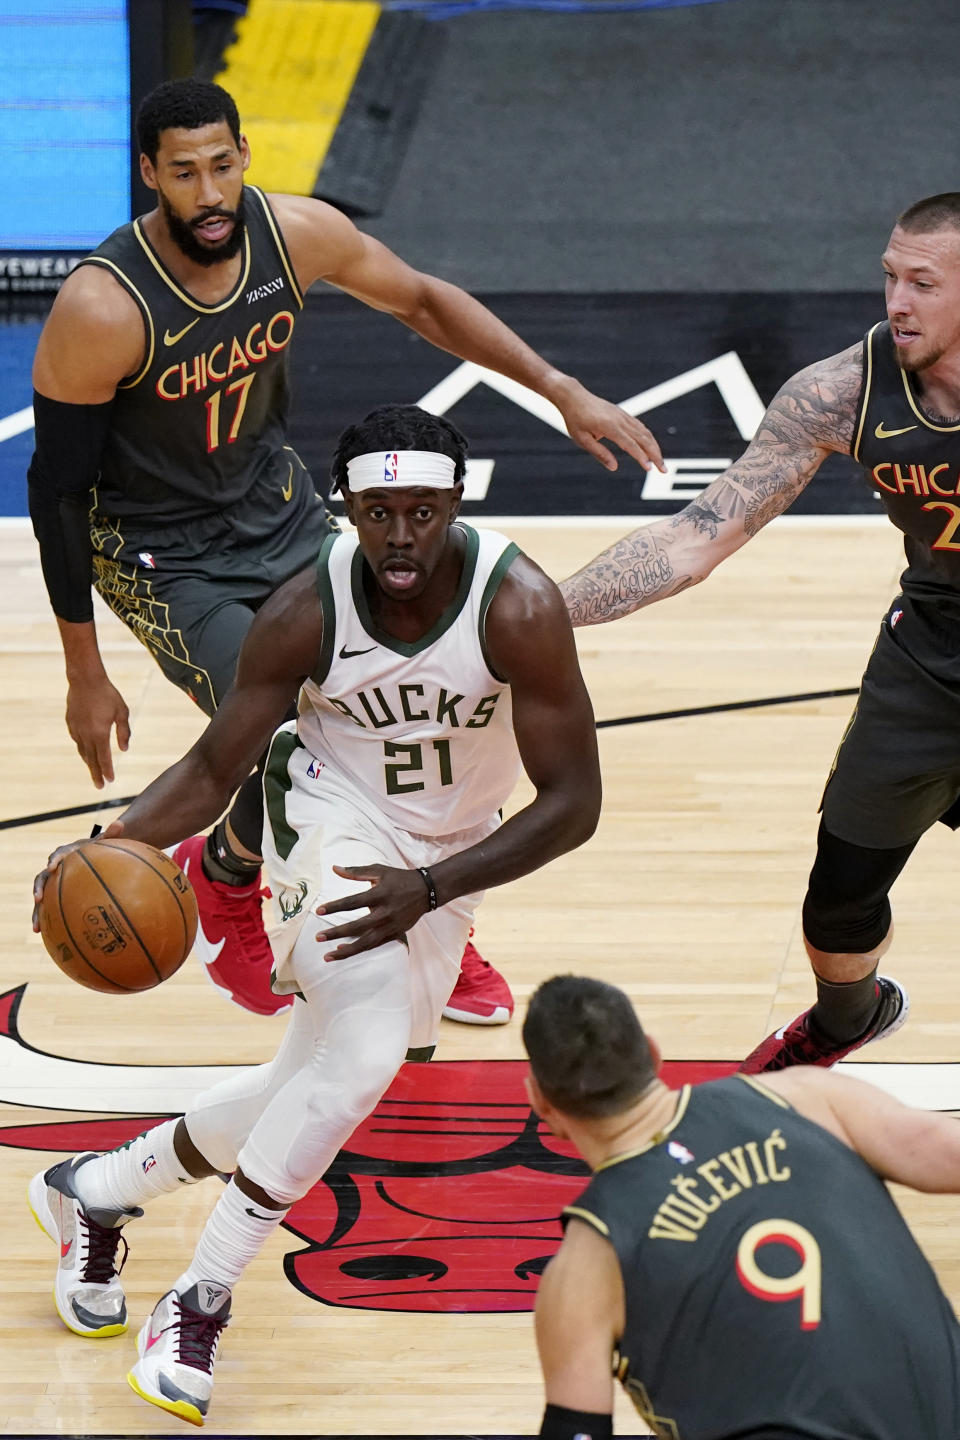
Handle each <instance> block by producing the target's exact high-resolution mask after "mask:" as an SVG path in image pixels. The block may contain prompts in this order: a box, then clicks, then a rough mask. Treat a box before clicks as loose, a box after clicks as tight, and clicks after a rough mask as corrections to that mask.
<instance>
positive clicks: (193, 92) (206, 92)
mask: <svg viewBox="0 0 960 1440" xmlns="http://www.w3.org/2000/svg"><path fill="white" fill-rule="evenodd" d="M218 120H225V121H226V122H227V124H228V125H229V127H230V133H231V135H232V136H233V138H234V140H235V141H236V143H237V145H238V146H239V144H240V116H239V114H238V113H237V107H236V104H235V102H234V99H233V96H232V95H229V94H228V93H227V91H226V90H224V88H223V86H222V85H214V83H213V81H212V80H198V79H196V77H195V76H190V77H189V78H188V79H186V80H165V81H164V82H163V84H162V85H158V86H157V88H156V89H155V90H151V91H150V94H149V95H145V96H144V98H143V99H142V100H141V102H140V108H139V110H138V111H137V143H138V145H139V146H140V151H141V153H142V154H144V155H146V156H147V158H148V159H149V161H150V163H151V165H156V163H157V151H158V150H159V149H160V132H161V131H162V130H199V129H200V128H201V127H202V126H204V125H216V123H217V121H218Z"/></svg>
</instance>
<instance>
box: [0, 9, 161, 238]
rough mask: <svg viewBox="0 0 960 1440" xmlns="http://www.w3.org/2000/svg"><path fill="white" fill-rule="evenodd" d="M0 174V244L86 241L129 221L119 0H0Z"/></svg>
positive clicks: (126, 91)
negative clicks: (0, 184)
mask: <svg viewBox="0 0 960 1440" xmlns="http://www.w3.org/2000/svg"><path fill="white" fill-rule="evenodd" d="M134 3H135V0H134ZM0 175H2V176H3V195H2V199H0V250H28V249H35V250H90V249H92V248H93V247H94V246H95V245H99V243H100V241H101V240H102V239H103V238H104V237H105V236H106V235H109V234H110V232H111V230H115V229H116V227H117V226H118V225H122V224H123V223H124V222H125V221H126V220H129V218H130V79H129V58H128V48H127V13H126V5H125V4H123V3H122V0H114V3H113V4H109V3H104V0H71V3H65V0H59V3H55V0H0Z"/></svg>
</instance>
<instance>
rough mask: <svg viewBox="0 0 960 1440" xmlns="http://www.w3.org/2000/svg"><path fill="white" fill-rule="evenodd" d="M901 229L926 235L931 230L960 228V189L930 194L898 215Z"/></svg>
mask: <svg viewBox="0 0 960 1440" xmlns="http://www.w3.org/2000/svg"><path fill="white" fill-rule="evenodd" d="M897 225H898V226H899V228H900V229H901V230H908V231H910V232H911V233H913V234H920V235H926V234H929V232H930V231H931V230H960V190H945V191H944V193H943V194H942V195H928V196H927V197H926V199H925V200H918V201H917V203H916V204H915V205H911V206H910V207H909V209H907V210H904V212H903V214H902V215H899V216H898V217H897Z"/></svg>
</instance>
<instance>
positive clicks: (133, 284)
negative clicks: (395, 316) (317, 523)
mask: <svg viewBox="0 0 960 1440" xmlns="http://www.w3.org/2000/svg"><path fill="white" fill-rule="evenodd" d="M244 193H245V196H246V204H245V220H246V233H245V235H244V240H243V246H242V249H241V252H240V274H239V276H238V278H237V282H236V284H235V285H234V286H233V289H232V290H231V292H230V294H229V295H227V296H226V297H225V299H223V300H221V301H220V302H219V303H217V304H216V305H201V304H200V303H199V302H198V301H196V300H195V299H194V298H193V297H192V296H191V295H189V294H188V293H187V291H186V290H184V289H183V287H182V286H181V285H180V284H179V283H178V282H177V281H176V280H175V279H174V277H173V276H172V275H171V273H170V272H169V270H167V268H166V267H165V266H164V264H163V262H162V261H161V260H160V258H159V256H158V255H157V253H156V251H155V250H154V249H153V247H152V246H151V244H150V242H149V240H148V239H147V236H146V234H145V233H144V229H143V225H142V223H141V221H140V220H134V221H133V222H132V224H129V225H123V226H121V227H120V229H119V230H115V231H114V233H113V234H112V235H110V236H109V237H108V238H107V239H106V240H105V241H104V242H103V244H102V245H100V246H99V247H98V249H97V250H95V251H94V252H93V254H92V255H89V256H87V257H86V259H85V260H84V261H83V262H82V263H83V264H84V265H97V266H100V267H102V268H104V269H106V270H108V271H109V272H110V273H111V274H112V275H113V276H114V277H115V278H116V279H117V281H118V282H119V283H120V284H121V285H122V286H123V287H124V289H125V290H126V291H127V292H128V294H129V295H131V296H132V298H133V299H134V301H135V302H136V304H137V306H138V307H139V309H140V313H141V315H142V317H143V324H144V336H145V344H144V358H143V364H142V366H141V367H140V369H139V370H138V371H137V372H136V373H135V374H133V375H130V376H128V378H127V379H126V380H124V381H122V382H121V384H120V385H119V386H118V388H117V393H116V399H115V401H114V407H113V412H112V414H111V420H110V433H109V437H108V440H107V444H106V448H105V451H104V455H103V460H102V464H101V474H100V480H99V483H98V486H97V494H96V510H97V513H98V516H100V517H101V518H102V519H105V520H113V519H124V520H134V521H135V520H136V517H139V516H144V517H148V518H149V522H150V525H151V527H155V526H157V525H162V524H164V523H165V522H166V523H172V522H176V523H182V522H184V521H190V520H191V519H195V518H197V517H201V516H210V515H217V514H220V513H222V512H223V510H224V508H225V507H228V506H230V505H231V504H233V503H235V502H236V501H238V500H240V499H242V498H243V496H245V495H246V494H247V493H248V492H249V491H250V490H251V489H252V488H253V487H254V486H256V485H258V484H264V483H268V484H272V483H274V482H276V483H277V484H278V485H279V486H280V487H281V488H282V486H283V483H284V481H285V480H286V479H288V478H289V476H288V471H289V467H290V460H289V455H288V454H287V453H286V452H285V451H284V448H283V447H284V440H285V437H286V420H287V411H288V407H289V388H288V382H287V365H286V351H287V347H288V345H289V344H290V339H291V337H292V335H293V329H294V324H295V320H296V315H297V313H298V312H299V311H300V310H301V309H302V307H303V296H302V295H301V292H300V288H299V285H298V284H297V280H296V277H295V275H294V271H293V266H292V264H291V262H290V258H289V256H288V254H287V250H286V247H285V245H284V243H283V238H282V236H281V234H280V230H279V227H278V225H277V222H276V219H275V217H274V215H273V212H272V211H271V209H270V206H269V204H268V202H267V200H266V197H265V196H264V195H263V194H262V193H261V191H259V190H258V189H256V188H255V187H254V186H252V185H248V186H246V188H245V192H244ZM278 493H279V492H278Z"/></svg>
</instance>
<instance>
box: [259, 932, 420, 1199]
mask: <svg viewBox="0 0 960 1440" xmlns="http://www.w3.org/2000/svg"><path fill="white" fill-rule="evenodd" d="M308 928H309V927H308ZM304 943H309V944H313V945H315V946H316V941H315V940H313V939H312V933H311V935H310V937H309V938H308V937H307V936H304V937H301V939H300V940H299V941H298V945H301V944H304ZM316 948H317V950H318V951H319V946H317V947H316ZM304 969H305V967H301V966H298V972H297V973H298V978H299V977H301V976H302V975H303V971H304ZM303 994H304V998H305V1002H306V1004H305V1009H306V1011H307V1013H308V1016H309V1018H310V1019H311V1021H312V1023H313V1026H314V1041H313V1046H312V1050H311V1053H310V1056H309V1058H308V1059H307V1060H306V1062H305V1063H304V1064H303V1065H302V1066H301V1067H300V1069H299V1070H298V1071H297V1073H296V1075H294V1076H293V1077H292V1078H291V1079H290V1080H288V1081H287V1083H286V1084H285V1085H284V1086H283V1087H282V1089H280V1090H279V1091H277V1092H276V1094H275V1095H274V1096H273V1098H272V1099H271V1100H270V1103H269V1104H268V1105H267V1106H266V1108H265V1109H264V1110H263V1112H262V1114H261V1116H260V1118H259V1119H258V1120H257V1122H256V1124H255V1125H254V1126H253V1128H252V1130H251V1131H250V1135H249V1137H248V1139H247V1141H246V1144H245V1145H244V1146H243V1148H242V1150H241V1151H240V1155H239V1165H240V1168H241V1169H242V1170H243V1173H244V1174H245V1175H246V1176H247V1177H248V1178H249V1179H251V1180H252V1181H253V1182H254V1183H255V1184H257V1185H260V1186H262V1188H263V1189H264V1190H266V1192H267V1194H268V1195H270V1196H272V1197H273V1198H274V1199H275V1200H280V1201H284V1202H286V1203H288V1204H292V1203H293V1201H295V1200H298V1199H299V1198H300V1197H301V1196H302V1195H305V1194H306V1193H307V1191H308V1190H309V1189H310V1188H311V1187H312V1186H313V1185H315V1184H316V1182H317V1181H318V1180H319V1179H320V1177H321V1176H322V1175H323V1174H324V1172H325V1171H326V1170H327V1168H328V1167H329V1165H330V1163H331V1161H332V1160H333V1159H334V1157H335V1156H336V1154H337V1151H338V1150H339V1149H340V1148H341V1147H342V1146H343V1145H344V1144H345V1143H346V1141H347V1140H348V1139H349V1138H350V1136H351V1135H352V1134H353V1132H354V1130H355V1129H356V1128H357V1126H358V1125H359V1124H360V1123H361V1121H362V1120H364V1119H366V1117H367V1116H368V1115H369V1114H370V1112H371V1111H372V1110H373V1108H374V1107H375V1106H376V1104H377V1101H378V1100H379V1099H380V1097H381V1095H382V1094H383V1092H384V1091H385V1090H386V1088H387V1086H388V1085H389V1084H390V1081H391V1080H392V1079H393V1077H394V1076H395V1075H396V1073H397V1071H398V1070H399V1069H400V1066H401V1065H402V1064H403V1061H404V1057H405V1055H406V1052H407V1046H408V1044H409V1038H410V979H409V961H408V958H407V952H406V948H405V946H403V945H399V944H391V945H383V946H380V947H379V948H378V949H376V950H371V951H370V952H369V953H368V954H364V955H358V956H356V957H354V958H353V959H351V960H346V961H339V962H338V961H331V962H330V963H329V964H324V963H323V962H322V961H321V962H320V966H319V967H318V971H317V975H316V978H315V980H314V983H312V984H304V988H303ZM298 1003H300V1002H298Z"/></svg>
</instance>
